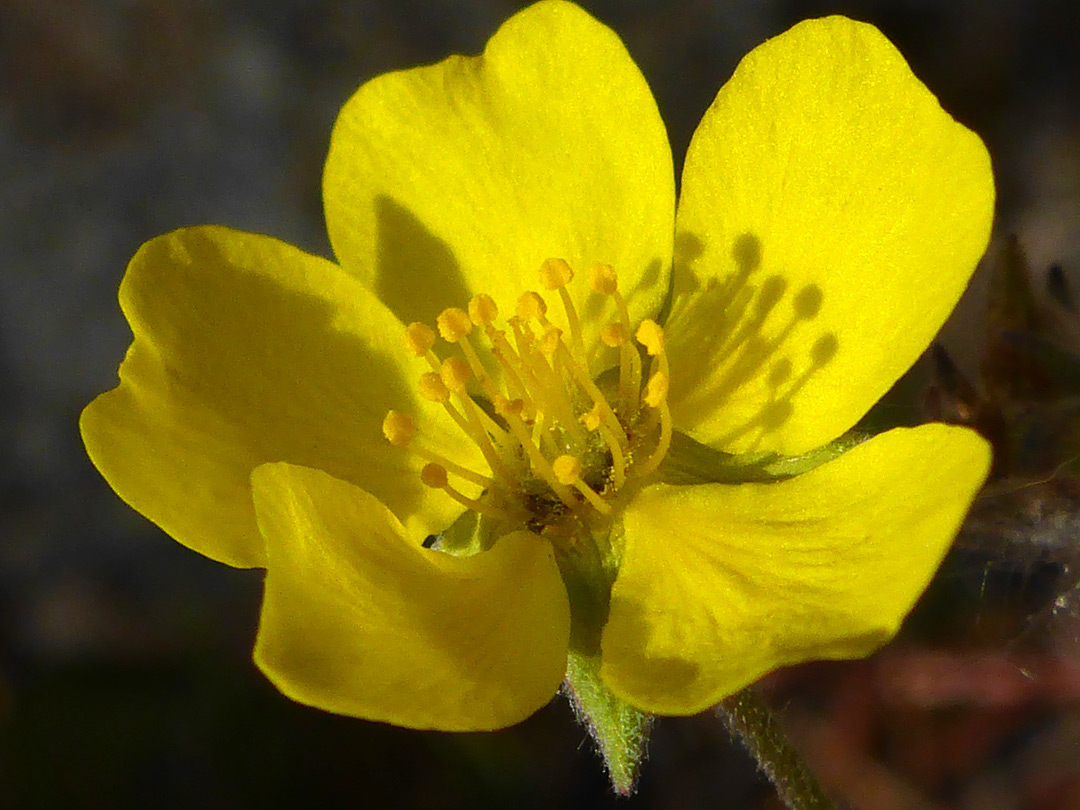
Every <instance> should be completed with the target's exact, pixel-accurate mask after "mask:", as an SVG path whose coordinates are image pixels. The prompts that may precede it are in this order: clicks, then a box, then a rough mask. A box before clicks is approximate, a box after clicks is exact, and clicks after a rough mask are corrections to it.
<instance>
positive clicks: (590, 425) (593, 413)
mask: <svg viewBox="0 0 1080 810" xmlns="http://www.w3.org/2000/svg"><path fill="white" fill-rule="evenodd" d="M600 414H601V408H600V403H597V404H595V405H593V406H592V408H590V409H589V410H588V411H586V412H585V413H583V414H582V415H581V424H583V425H584V426H585V429H586V430H596V429H597V428H599V427H600Z"/></svg>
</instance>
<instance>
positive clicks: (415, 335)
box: [405, 323, 435, 357]
mask: <svg viewBox="0 0 1080 810" xmlns="http://www.w3.org/2000/svg"><path fill="white" fill-rule="evenodd" d="M434 345H435V330H434V329H432V328H431V327H430V326H428V325H427V324H423V323H410V324H409V325H408V326H406V327H405V347H406V348H407V349H408V350H409V351H411V352H412V353H413V354H415V355H416V356H417V357H424V356H425V355H426V354H427V353H428V352H429V351H431V347H432V346H434Z"/></svg>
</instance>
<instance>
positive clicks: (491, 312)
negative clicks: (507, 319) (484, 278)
mask: <svg viewBox="0 0 1080 810" xmlns="http://www.w3.org/2000/svg"><path fill="white" fill-rule="evenodd" d="M498 317H499V307H498V305H497V304H496V303H495V299H494V298H492V297H491V296H490V295H487V294H486V293H477V294H476V295H474V296H473V297H472V300H471V301H469V320H471V321H472V322H473V323H474V324H475V325H476V326H490V325H491V324H492V323H494V322H495V319H496V318H498Z"/></svg>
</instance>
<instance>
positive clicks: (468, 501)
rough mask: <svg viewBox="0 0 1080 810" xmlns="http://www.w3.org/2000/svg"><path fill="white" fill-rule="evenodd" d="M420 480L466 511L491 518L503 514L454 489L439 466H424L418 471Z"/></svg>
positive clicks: (443, 469) (444, 469) (443, 468)
mask: <svg viewBox="0 0 1080 810" xmlns="http://www.w3.org/2000/svg"><path fill="white" fill-rule="evenodd" d="M420 480H421V481H422V482H423V484H424V486H426V487H430V488H431V489H441V490H442V491H443V492H445V493H446V494H447V495H449V496H450V497H451V498H453V499H454V500H455V501H457V502H458V503H460V504H461V505H462V506H464V507H465V508H466V509H472V510H473V511H476V512H481V513H483V514H488V515H493V516H501V515H504V514H505V513H504V512H503V511H502V510H500V509H495V508H493V507H492V506H491V505H490V504H488V503H484V502H483V501H478V500H476V499H474V498H470V497H468V496H467V495H465V494H464V493H462V492H459V491H458V490H456V489H454V488H453V487H452V486H451V485H450V482H449V480H448V479H447V477H446V468H445V467H443V466H442V465H441V464H437V463H431V464H425V465H424V469H422V470H421V471H420Z"/></svg>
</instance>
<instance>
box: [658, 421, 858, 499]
mask: <svg viewBox="0 0 1080 810" xmlns="http://www.w3.org/2000/svg"><path fill="white" fill-rule="evenodd" d="M867 438H868V436H865V435H862V434H859V433H857V432H854V431H852V432H851V433H847V434H845V435H843V436H841V437H840V438H839V439H836V440H835V441H833V442H830V443H829V444H827V445H825V446H824V447H819V448H817V449H816V450H811V451H810V452H809V453H803V454H802V455H799V456H781V455H778V454H776V453H744V454H741V455H735V454H732V453H725V452H723V451H721V450H715V449H713V448H712V447H709V446H708V445H704V444H702V443H701V442H698V441H696V440H694V439H692V438H690V437H689V436H686V435H684V434H682V433H675V434H673V435H672V437H671V449H670V450H668V454H667V457H666V458H665V459H664V465H663V467H661V474H660V480H661V481H663V482H664V483H665V484H673V485H675V486H690V485H693V484H767V483H772V482H774V481H784V480H786V479H788V478H794V477H795V476H797V475H802V474H803V473H807V472H809V471H810V470H812V469H814V468H815V467H820V466H821V465H822V464H824V463H825V462H827V461H832V460H833V459H834V458H836V457H837V456H840V455H842V454H843V453H846V452H847V451H848V450H850V449H851V448H852V447H854V446H855V445H857V444H860V443H861V442H863V441H864V440H865V439H867Z"/></svg>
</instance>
